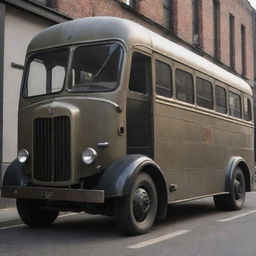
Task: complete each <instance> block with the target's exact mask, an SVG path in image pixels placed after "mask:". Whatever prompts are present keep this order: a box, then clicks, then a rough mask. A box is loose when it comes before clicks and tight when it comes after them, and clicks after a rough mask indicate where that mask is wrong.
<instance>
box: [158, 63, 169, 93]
mask: <svg viewBox="0 0 256 256" xmlns="http://www.w3.org/2000/svg"><path fill="white" fill-rule="evenodd" d="M156 93H157V94H158V95H161V96H165V97H168V98H171V97H172V70H171V68H170V66H169V65H167V64H165V63H163V62H160V61H156Z"/></svg>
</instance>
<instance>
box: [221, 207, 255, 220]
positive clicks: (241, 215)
mask: <svg viewBox="0 0 256 256" xmlns="http://www.w3.org/2000/svg"><path fill="white" fill-rule="evenodd" d="M254 213H256V210H252V211H249V212H245V213H242V214H238V215H235V216H233V217H230V218H226V219H221V220H218V221H217V222H228V221H231V220H235V219H238V218H242V217H244V216H248V215H251V214H254Z"/></svg>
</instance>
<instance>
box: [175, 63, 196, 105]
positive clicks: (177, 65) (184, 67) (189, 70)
mask: <svg viewBox="0 0 256 256" xmlns="http://www.w3.org/2000/svg"><path fill="white" fill-rule="evenodd" d="M173 66H174V69H173V78H174V87H175V91H174V92H173V93H175V94H173V98H174V99H175V100H177V101H178V102H181V103H184V104H188V105H189V106H196V86H195V71H196V70H195V69H193V68H191V67H189V66H187V65H185V64H182V63H180V62H175V63H174V65H173ZM177 69H179V70H181V71H184V72H187V73H189V74H190V75H191V76H192V81H193V103H190V102H187V101H182V100H180V99H178V98H177V86H176V70H177Z"/></svg>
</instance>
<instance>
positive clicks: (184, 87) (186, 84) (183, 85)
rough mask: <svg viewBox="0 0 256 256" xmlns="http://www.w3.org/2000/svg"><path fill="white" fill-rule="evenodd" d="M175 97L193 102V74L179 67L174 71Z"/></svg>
mask: <svg viewBox="0 0 256 256" xmlns="http://www.w3.org/2000/svg"><path fill="white" fill-rule="evenodd" d="M175 84H176V97H177V99H178V100H181V101H184V102H188V103H191V104H193V103H194V85H193V76H192V75H191V74H190V73H188V72H185V71H183V70H180V69H176V71H175Z"/></svg>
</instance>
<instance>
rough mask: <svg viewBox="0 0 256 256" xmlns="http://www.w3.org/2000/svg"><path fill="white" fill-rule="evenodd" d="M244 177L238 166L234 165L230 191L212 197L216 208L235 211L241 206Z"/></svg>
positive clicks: (243, 192)
mask: <svg viewBox="0 0 256 256" xmlns="http://www.w3.org/2000/svg"><path fill="white" fill-rule="evenodd" d="M245 190H246V188H245V179H244V174H243V172H242V170H241V168H240V167H236V169H235V171H234V173H233V177H232V181H231V184H230V193H229V194H227V195H217V196H214V197H213V200H214V203H215V206H216V208H217V209H218V210H225V211H237V210H240V209H241V208H243V206H244V201H245Z"/></svg>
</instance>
